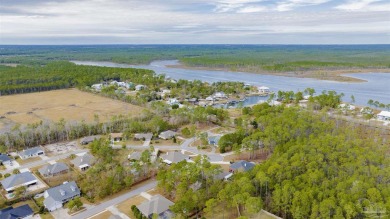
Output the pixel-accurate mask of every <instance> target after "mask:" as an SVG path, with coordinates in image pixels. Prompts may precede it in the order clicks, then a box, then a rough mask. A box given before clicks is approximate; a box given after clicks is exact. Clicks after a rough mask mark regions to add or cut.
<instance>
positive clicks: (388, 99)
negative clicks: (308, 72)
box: [73, 60, 390, 105]
mask: <svg viewBox="0 0 390 219" xmlns="http://www.w3.org/2000/svg"><path fill="white" fill-rule="evenodd" d="M73 62H74V63H76V64H80V65H94V66H106V67H121V68H129V67H131V68H144V69H150V70H153V71H155V72H156V74H165V75H166V76H169V77H171V78H173V79H186V80H202V81H207V82H217V81H241V82H244V83H247V84H251V85H255V86H267V87H269V88H270V89H271V91H274V92H277V91H278V90H284V91H290V90H292V91H295V92H296V91H303V90H305V89H306V88H308V87H311V88H314V89H315V90H316V91H317V93H320V92H321V91H323V90H334V91H336V92H337V93H344V95H345V96H344V99H343V100H344V101H346V102H350V101H351V95H354V97H355V104H357V105H367V102H368V100H369V99H373V100H377V101H379V102H382V103H385V104H388V103H390V73H357V74H348V76H350V77H355V78H359V79H363V80H366V81H367V82H361V83H351V82H337V81H325V80H317V79H310V78H294V77H284V76H275V75H262V74H254V73H247V72H229V71H210V70H194V69H181V68H169V67H167V66H169V65H177V64H178V61H177V60H168V61H154V62H152V63H150V65H127V64H118V63H113V62H95V61H73ZM261 99H266V98H264V97H256V98H249V99H248V100H247V101H246V102H244V104H243V105H251V104H254V103H255V102H256V101H258V100H261Z"/></svg>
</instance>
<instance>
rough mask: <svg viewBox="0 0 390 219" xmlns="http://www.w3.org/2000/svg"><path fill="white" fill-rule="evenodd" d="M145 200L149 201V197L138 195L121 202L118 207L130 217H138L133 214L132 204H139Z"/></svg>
mask: <svg viewBox="0 0 390 219" xmlns="http://www.w3.org/2000/svg"><path fill="white" fill-rule="evenodd" d="M144 201H147V199H146V198H144V197H142V196H140V195H138V196H135V197H133V198H130V199H127V200H126V201H124V202H122V203H120V204H119V205H117V208H118V210H119V211H121V212H122V213H124V214H126V215H127V216H129V217H130V218H136V217H135V216H134V214H133V211H132V210H131V206H132V205H139V204H141V203H142V202H144Z"/></svg>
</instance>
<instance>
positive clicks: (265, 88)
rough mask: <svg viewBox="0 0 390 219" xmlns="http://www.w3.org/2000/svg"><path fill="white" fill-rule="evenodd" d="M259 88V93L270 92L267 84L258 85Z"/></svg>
mask: <svg viewBox="0 0 390 219" xmlns="http://www.w3.org/2000/svg"><path fill="white" fill-rule="evenodd" d="M257 90H258V91H259V93H263V94H268V93H269V92H270V89H269V87H266V86H260V87H257Z"/></svg>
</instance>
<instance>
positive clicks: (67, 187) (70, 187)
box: [43, 181, 80, 211]
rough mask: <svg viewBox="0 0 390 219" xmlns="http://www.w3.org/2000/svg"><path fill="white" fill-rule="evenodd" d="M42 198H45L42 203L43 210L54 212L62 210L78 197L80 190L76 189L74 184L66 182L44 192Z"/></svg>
mask: <svg viewBox="0 0 390 219" xmlns="http://www.w3.org/2000/svg"><path fill="white" fill-rule="evenodd" d="M43 197H45V200H44V201H43V205H44V206H45V208H46V209H47V210H48V211H55V210H56V209H59V208H62V206H63V205H64V204H65V203H67V202H68V201H70V200H72V199H74V198H76V197H80V189H79V188H78V187H77V184H76V182H74V181H72V182H66V183H64V184H62V185H59V186H56V187H53V188H50V189H48V190H46V191H45V193H44V194H43Z"/></svg>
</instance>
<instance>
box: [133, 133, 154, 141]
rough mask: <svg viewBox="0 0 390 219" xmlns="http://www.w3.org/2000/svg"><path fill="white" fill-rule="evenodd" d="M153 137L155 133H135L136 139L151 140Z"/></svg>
mask: <svg viewBox="0 0 390 219" xmlns="http://www.w3.org/2000/svg"><path fill="white" fill-rule="evenodd" d="M152 138H153V133H150V132H149V133H137V134H135V135H134V139H135V140H143V141H150V140H152Z"/></svg>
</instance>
